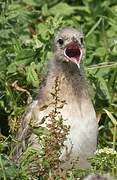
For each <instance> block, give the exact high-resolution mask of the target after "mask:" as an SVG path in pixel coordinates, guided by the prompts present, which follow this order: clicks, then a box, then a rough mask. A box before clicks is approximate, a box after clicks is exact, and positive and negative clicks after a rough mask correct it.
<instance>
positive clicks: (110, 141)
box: [0, 0, 117, 179]
mask: <svg viewBox="0 0 117 180" xmlns="http://www.w3.org/2000/svg"><path fill="white" fill-rule="evenodd" d="M66 26H71V27H75V28H78V29H80V30H81V31H83V33H84V34H85V42H86V48H87V55H86V59H85V60H84V65H85V72H86V75H87V78H88V81H89V82H90V83H89V84H90V85H89V92H90V94H91V97H92V100H93V103H94V106H95V109H96V112H97V119H98V122H99V144H98V148H99V149H104V148H107V149H105V151H104V152H103V153H105V154H104V155H100V156H99V157H98V158H97V159H95V160H94V162H93V163H94V164H95V170H96V171H98V170H99V172H102V173H103V172H110V173H111V174H112V175H113V176H117V168H116V163H117V153H116V148H117V138H116V137H117V1H116V0H98V1H97V0H61V1H60V0H53V1H52V0H16V1H15V0H1V1H0V134H1V135H0V142H1V143H0V152H1V154H2V156H1V157H0V159H1V160H0V161H1V162H3V164H2V165H1V162H0V176H1V177H6V179H7V176H8V177H10V176H13V175H11V174H8V172H9V173H11V172H14V170H13V169H12V170H11V169H10V170H9V171H8V169H7V172H6V169H5V168H6V164H10V163H11V164H12V162H10V161H9V159H10V155H11V147H10V143H11V141H12V140H13V138H14V135H15V132H16V131H17V128H18V122H19V120H20V118H21V116H22V114H23V112H25V109H26V106H27V105H28V104H30V102H31V101H32V99H33V98H35V97H36V96H37V94H38V87H39V85H40V82H41V79H42V76H41V74H42V72H43V71H44V64H46V63H47V61H48V60H49V59H51V58H52V48H53V38H54V35H55V33H56V32H57V31H58V30H59V29H60V28H62V27H66ZM110 148H111V149H112V150H114V151H109V150H110ZM107 152H108V153H110V154H109V155H107V154H108V153H107ZM112 152H115V154H114V155H113V153H112ZM111 155H112V157H111ZM103 157H107V158H106V159H105V160H104V162H103V163H102V162H101V161H100V158H101V159H103ZM5 158H6V159H7V160H6V159H5ZM5 163H6V164H5ZM8 166H10V165H8ZM12 167H14V166H13V165H12ZM100 167H101V168H102V169H100ZM3 169H4V170H3ZM14 169H15V167H14ZM15 171H16V169H15ZM17 177H19V176H18V175H17ZM14 178H15V175H14Z"/></svg>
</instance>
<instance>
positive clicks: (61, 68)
mask: <svg viewBox="0 0 117 180" xmlns="http://www.w3.org/2000/svg"><path fill="white" fill-rule="evenodd" d="M57 81H58V82H57ZM56 83H58V84H57V85H58V86H59V96H60V98H62V97H64V98H65V100H67V99H70V98H71V99H79V98H80V99H89V96H88V91H87V83H86V81H85V78H84V75H83V72H82V70H81V69H79V68H78V67H77V65H76V64H73V63H69V62H68V63H67V62H61V61H57V60H54V61H52V62H51V63H50V67H49V72H48V75H47V79H46V83H45V85H44V86H42V88H41V89H40V92H41V93H40V95H41V98H40V99H43V101H44V99H45V101H46V99H49V100H50V101H51V95H50V94H53V93H54V88H55V86H56Z"/></svg>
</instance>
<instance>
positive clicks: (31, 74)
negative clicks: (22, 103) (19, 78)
mask: <svg viewBox="0 0 117 180" xmlns="http://www.w3.org/2000/svg"><path fill="white" fill-rule="evenodd" d="M26 71H27V72H26V74H27V81H28V82H29V83H31V84H32V85H33V86H34V87H38V86H39V78H38V74H37V72H36V64H35V63H34V62H32V63H31V65H30V66H28V67H27V68H26Z"/></svg>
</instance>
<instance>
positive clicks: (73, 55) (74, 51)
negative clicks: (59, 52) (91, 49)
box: [64, 44, 82, 64]
mask: <svg viewBox="0 0 117 180" xmlns="http://www.w3.org/2000/svg"><path fill="white" fill-rule="evenodd" d="M64 55H65V56H66V57H67V58H68V59H69V60H70V61H72V62H73V63H76V64H78V63H80V60H81V56H82V52H81V49H80V47H79V46H78V45H75V44H72V45H68V46H67V47H66V48H65V50H64Z"/></svg>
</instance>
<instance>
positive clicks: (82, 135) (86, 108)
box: [15, 27, 98, 171]
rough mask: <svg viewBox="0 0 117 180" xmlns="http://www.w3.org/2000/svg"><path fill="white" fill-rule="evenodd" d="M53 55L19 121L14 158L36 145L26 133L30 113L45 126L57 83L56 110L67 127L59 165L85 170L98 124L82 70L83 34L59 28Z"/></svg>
mask: <svg viewBox="0 0 117 180" xmlns="http://www.w3.org/2000/svg"><path fill="white" fill-rule="evenodd" d="M53 54H54V55H53V59H52V60H50V61H49V63H48V66H47V73H46V75H45V77H44V78H45V79H44V81H42V83H41V85H40V88H39V94H38V97H37V99H35V100H33V102H32V104H31V105H30V106H29V107H28V110H27V112H26V113H25V115H24V117H23V118H22V120H21V125H20V126H21V127H20V128H19V129H18V132H17V135H16V137H17V139H19V140H20V141H21V145H20V146H19V147H18V148H17V152H16V154H15V158H16V159H20V157H21V156H22V154H23V152H25V150H26V148H27V147H28V145H29V144H30V145H31V146H32V147H34V148H38V147H39V146H38V143H39V142H38V141H37V135H36V134H34V133H32V134H30V135H27V134H28V131H29V129H30V127H29V124H30V121H31V119H32V116H33V117H35V118H34V122H33V124H34V126H35V127H38V125H40V122H41V124H42V126H44V127H45V126H47V123H48V122H44V123H42V121H41V120H42V119H43V118H44V117H47V116H48V114H49V113H50V112H51V111H52V108H53V104H52V103H51V102H52V101H53V90H54V87H55V82H58V84H59V91H58V96H59V99H61V100H62V102H64V105H63V107H62V108H60V110H59V111H60V114H61V116H62V119H63V124H64V125H67V126H68V127H69V131H68V134H67V135H66V138H65V140H64V142H63V145H64V146H62V147H61V154H60V156H59V160H60V168H61V169H62V170H65V171H66V170H68V169H71V168H72V167H73V166H75V167H79V168H82V169H86V168H89V166H90V165H89V162H88V158H90V157H92V156H93V155H94V152H95V150H96V145H97V135H98V123H97V120H96V113H95V110H94V106H93V103H92V100H91V97H90V95H89V90H88V86H89V85H88V83H87V80H86V77H85V73H84V70H83V69H84V68H83V67H84V65H83V64H84V60H85V56H86V47H85V42H84V35H83V33H82V32H81V31H80V30H78V29H76V28H72V27H65V28H62V29H60V30H59V31H58V33H57V34H56V35H55V38H54V52H53ZM42 107H44V108H42ZM68 154H69V157H68Z"/></svg>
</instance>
